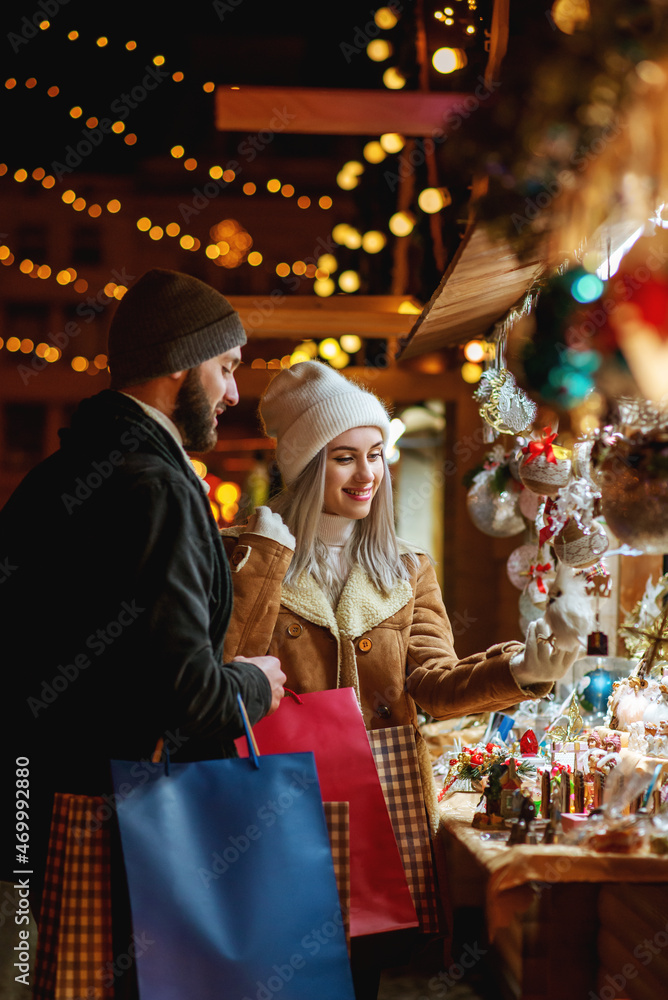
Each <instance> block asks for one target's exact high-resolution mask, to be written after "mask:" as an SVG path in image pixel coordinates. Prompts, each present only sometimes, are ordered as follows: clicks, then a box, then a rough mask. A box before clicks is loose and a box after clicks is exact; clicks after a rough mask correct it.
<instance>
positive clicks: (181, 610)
mask: <svg viewBox="0 0 668 1000" xmlns="http://www.w3.org/2000/svg"><path fill="white" fill-rule="evenodd" d="M0 560H1V561H2V566H3V581H4V582H3V583H2V585H0V615H1V617H2V625H3V628H2V633H3V636H4V644H5V651H6V653H5V657H4V659H5V664H4V666H5V670H4V673H5V677H6V678H7V679H8V680H9V682H10V683H9V689H10V691H11V692H12V695H13V697H12V698H11V701H10V704H9V706H7V707H6V711H5V721H6V723H8V722H9V721H10V720H11V721H12V722H13V724H14V727H13V728H14V731H15V732H17V733H18V736H17V737H15V738H14V739H13V745H12V746H11V747H10V748H8V749H9V753H6V754H5V757H6V759H9V760H11V761H13V759H14V758H15V757H23V756H26V757H29V758H30V770H31V828H32V833H33V836H32V841H31V843H32V852H33V862H34V864H35V866H36V867H37V868H39V865H40V855H42V854H43V852H44V850H45V847H46V840H45V837H46V834H45V827H46V824H47V822H48V819H47V817H48V814H49V813H50V808H51V796H52V794H53V792H54V791H63V792H82V793H87V794H101V793H109V791H110V786H109V768H108V761H109V759H110V758H115V759H123V760H137V761H142V760H143V761H146V760H148V759H150V757H151V754H152V752H153V750H154V747H155V745H156V741H157V740H158V738H159V737H163V739H164V740H165V743H166V745H167V747H168V748H169V750H170V752H171V755H172V757H173V759H176V760H197V759H210V758H219V757H225V756H230V755H234V753H235V750H234V745H233V742H232V741H233V740H234V739H235V738H236V737H237V736H239V735H240V734H241V733H242V731H243V730H242V725H241V720H240V716H239V711H238V708H237V701H236V695H237V692H240V693H241V695H242V697H243V699H244V702H245V704H246V707H247V709H248V713H249V716H250V719H251V722H255V721H257V720H258V719H260V718H261V717H262V716H263V715H264V714H265V713H266V712H267V711H268V709H269V706H270V702H271V691H270V685H269V682H268V681H267V679H266V677H265V676H264V674H263V673H262V672H261V671H260V670H259V669H258V668H257V667H255V666H254V665H252V664H245V663H231V664H223V662H222V649H223V639H224V636H225V630H226V628H227V623H228V621H229V616H230V610H231V600H232V596H231V595H232V588H231V583H230V570H229V566H228V564H227V560H226V557H225V554H224V551H223V548H222V545H221V542H220V538H219V535H218V529H217V527H216V525H215V522H214V520H213V517H212V516H211V511H210V507H209V501H208V499H207V497H206V495H205V494H204V491H203V490H202V487H201V484H200V481H199V480H198V478H197V476H196V474H195V472H194V470H193V469H192V467H191V465H190V463H189V461H188V460H187V459H186V458H185V457H184V454H183V452H182V451H181V450H180V448H179V447H178V445H177V444H176V442H175V441H174V440H173V438H172V437H171V436H170V434H169V433H168V432H167V431H166V430H164V429H163V428H162V427H161V426H160V425H159V424H158V423H157V422H156V421H154V420H152V419H151V418H150V417H148V416H147V415H146V414H145V413H144V412H143V410H142V409H141V407H140V406H139V405H138V404H137V403H136V402H135V401H134V400H131V399H129V398H127V397H126V396H124V395H123V394H121V393H118V392H112V391H110V390H105V391H103V392H102V393H100V394H99V395H97V396H94V397H92V398H91V399H88V400H85V401H84V402H83V403H82V404H81V405H80V406H79V408H78V409H77V411H76V414H75V416H74V418H73V420H72V424H71V428H70V429H68V430H64V431H61V447H60V450H59V451H58V452H57V453H56V454H54V455H52V456H51V457H50V458H48V459H46V460H45V461H44V462H42V463H41V464H40V465H39V466H38V467H37V468H35V469H34V470H33V471H32V472H31V473H29V474H28V476H27V477H26V478H25V479H24V481H23V482H22V483H21V484H20V486H19V487H18V489H17V490H16V491H15V493H14V494H13V495H12V497H11V498H10V500H9V501H8V503H7V504H6V506H5V507H4V509H3V510H2V511H1V512H0ZM9 650H11V653H10V654H9V655H7V653H8V651H9ZM5 738H6V739H7V737H5ZM6 749H7V748H6ZM10 860H11V859H10Z"/></svg>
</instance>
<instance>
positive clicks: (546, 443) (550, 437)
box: [522, 427, 557, 465]
mask: <svg viewBox="0 0 668 1000" xmlns="http://www.w3.org/2000/svg"><path fill="white" fill-rule="evenodd" d="M556 437H557V432H556V431H551V430H550V428H549V427H543V437H542V438H541V439H540V441H529V443H528V445H527V446H526V447H525V448H522V453H523V454H524V455H528V456H529V457H528V458H527V460H526V463H525V464H526V465H528V464H529V462H533V460H534V458H538V456H539V455H545V458H546V459H547V461H548V462H553V463H554V464H555V465H556V463H557V456H556V455H555V454H554V451H553V449H552V442H553V441H555V440H556Z"/></svg>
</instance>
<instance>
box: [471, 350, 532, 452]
mask: <svg viewBox="0 0 668 1000" xmlns="http://www.w3.org/2000/svg"><path fill="white" fill-rule="evenodd" d="M506 340H507V333H506V332H504V331H502V332H500V333H499V334H498V335H497V336H496V338H495V343H496V350H495V352H494V358H493V360H492V363H491V365H490V366H489V367H487V368H486V370H485V371H484V372H483V373H482V375H481V376H480V382H479V384H478V388H477V389H476V390H475V392H474V393H473V398H474V399H475V400H476V402H477V403H479V409H478V412H479V413H480V416H481V417H482V419H483V420H484V421H485V423H486V425H487V427H489V428H491V429H492V430H494V431H496V433H497V434H521V433H522V432H523V431H526V430H528V429H529V428H530V427H531V425H532V424H533V422H534V420H535V419H536V412H537V409H538V408H537V406H536V404H535V403H534V402H533V400H532V399H530V398H529V396H527V394H526V392H524V390H523V389H520V387H519V386H518V385H517V382H516V381H515V376H514V375H513V374H512V372H510V371H509V370H508V368H506V358H505V355H506Z"/></svg>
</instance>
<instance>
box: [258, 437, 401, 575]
mask: <svg viewBox="0 0 668 1000" xmlns="http://www.w3.org/2000/svg"><path fill="white" fill-rule="evenodd" d="M382 461H383V469H384V471H385V474H384V476H383V479H382V481H381V483H380V485H379V487H378V490H377V492H376V495H375V496H374V498H373V500H372V501H371V508H370V510H369V513H368V515H367V516H366V517H363V518H360V519H359V520H358V521H357V522H356V523H355V526H354V529H353V532H352V535H351V536H350V538H349V540H348V542H347V543H346V546H345V549H344V558H345V559H346V561H347V562H348V564H349V565H350V566H353V565H355V564H358V565H359V566H360V567H361V568H362V569H363V570H364V571H365V573H366V574H367V576H368V577H369V578H370V579H371V581H372V582H373V583H374V584H375V585H376V587H377V588H378V590H380V591H381V592H382V593H383V594H387V593H389V591H390V590H391V589H392V587H393V586H394V585H395V584H396V582H397V580H408V579H410V576H411V569H413V568H414V567H417V565H418V558H417V556H416V555H415V554H414V553H413V552H406V553H403V554H402V553H400V550H399V543H398V540H397V536H396V533H395V529H394V504H393V501H392V482H391V478H390V470H389V468H388V465H387V461H386V459H385V454H384V453H383V456H382ZM326 466H327V447H324V448H322V449H321V450H320V451H319V452H318V454H317V455H316V456H315V458H313V459H311V461H310V462H309V464H308V465H307V466H306V468H305V469H303V470H302V472H301V473H300V475H299V476H298V477H297V479H295V481H294V482H293V483H291V484H290V485H289V486H287V487H286V488H285V489H284V490H283V491H282V493H280V494H279V495H278V496H277V497H275V499H274V500H272V501H271V502H270V504H269V506H270V507H271V509H272V510H274V511H276V512H277V513H278V514H280V515H281V517H282V518H283V520H284V521H285V523H286V525H287V526H288V528H289V529H290V531H291V532H292V534H293V535H294V536H295V540H296V546H295V554H294V556H293V557H292V562H291V563H290V568H289V570H288V572H287V574H286V576H285V582H286V583H287V584H294V583H296V581H297V580H298V579H299V577H300V576H301V575H302V573H304V572H307V573H310V574H311V576H313V578H314V579H315V581H316V583H318V585H319V586H320V587H322V589H323V590H324V591H325V592H326V593H330V592H331V590H332V587H333V584H334V580H333V576H332V571H331V569H330V566H329V560H328V558H327V547H326V545H325V543H324V542H322V541H321V540H320V539H319V537H318V522H319V520H320V514H321V513H322V509H323V503H324V497H325V470H326Z"/></svg>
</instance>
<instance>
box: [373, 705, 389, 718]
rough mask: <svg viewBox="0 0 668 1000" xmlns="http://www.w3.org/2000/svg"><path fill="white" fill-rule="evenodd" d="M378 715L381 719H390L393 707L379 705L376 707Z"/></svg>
mask: <svg viewBox="0 0 668 1000" xmlns="http://www.w3.org/2000/svg"><path fill="white" fill-rule="evenodd" d="M376 715H377V716H379V718H381V719H389V717H390V716H391V715H392V709H391V708H389V706H388V705H379V706H378V708H377V709H376Z"/></svg>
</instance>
